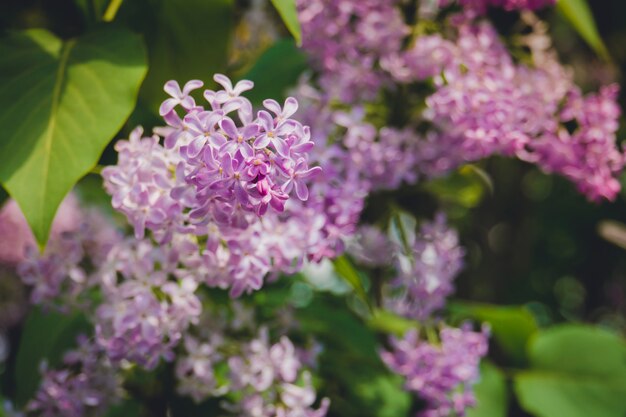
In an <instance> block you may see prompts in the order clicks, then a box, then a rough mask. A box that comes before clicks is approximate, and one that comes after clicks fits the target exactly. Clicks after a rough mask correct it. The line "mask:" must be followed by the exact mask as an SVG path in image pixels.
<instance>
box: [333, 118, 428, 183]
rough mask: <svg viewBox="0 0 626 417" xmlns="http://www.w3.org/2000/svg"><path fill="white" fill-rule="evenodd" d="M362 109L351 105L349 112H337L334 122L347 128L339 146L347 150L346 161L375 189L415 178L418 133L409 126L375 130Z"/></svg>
mask: <svg viewBox="0 0 626 417" xmlns="http://www.w3.org/2000/svg"><path fill="white" fill-rule="evenodd" d="M364 116H365V114H364V110H363V109H362V108H360V107H354V108H353V110H352V112H351V113H350V114H348V113H345V112H341V111H338V112H336V113H335V115H334V122H335V124H337V125H338V126H341V127H343V128H345V129H346V132H345V134H343V135H342V136H341V137H342V142H341V143H342V145H343V146H345V148H346V149H347V153H346V155H347V158H348V160H347V161H345V164H346V165H347V166H349V167H350V168H349V169H351V170H355V171H357V172H359V173H360V176H361V177H362V178H363V180H364V181H367V182H368V183H369V184H370V187H371V188H372V189H373V190H375V189H381V188H382V189H394V188H397V187H398V186H400V184H402V182H406V183H414V182H415V181H416V180H417V172H416V163H417V156H416V155H415V154H416V152H415V151H416V147H415V145H416V143H417V136H416V135H415V134H414V133H413V132H412V130H411V129H409V128H407V129H402V130H400V129H396V128H392V127H383V128H381V129H377V128H376V127H375V126H374V125H372V124H370V123H367V122H366V121H364V120H363V119H364Z"/></svg>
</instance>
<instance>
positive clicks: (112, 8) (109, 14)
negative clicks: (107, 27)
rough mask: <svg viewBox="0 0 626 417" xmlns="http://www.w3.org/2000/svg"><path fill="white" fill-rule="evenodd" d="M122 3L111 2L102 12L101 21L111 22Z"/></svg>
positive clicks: (121, 0) (117, 0) (112, 0)
mask: <svg viewBox="0 0 626 417" xmlns="http://www.w3.org/2000/svg"><path fill="white" fill-rule="evenodd" d="M123 1H124V0H111V2H110V3H109V5H108V6H107V8H106V10H105V11H104V14H103V15H102V20H104V21H105V22H112V21H113V19H115V15H116V14H117V11H118V10H119V9H120V6H121V5H122V2H123Z"/></svg>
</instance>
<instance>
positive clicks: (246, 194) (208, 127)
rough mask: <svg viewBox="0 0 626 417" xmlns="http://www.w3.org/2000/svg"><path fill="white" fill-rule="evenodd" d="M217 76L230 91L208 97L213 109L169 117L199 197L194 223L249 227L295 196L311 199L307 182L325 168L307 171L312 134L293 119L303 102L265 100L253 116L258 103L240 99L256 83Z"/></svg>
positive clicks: (187, 177) (173, 112)
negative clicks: (253, 215)
mask: <svg viewBox="0 0 626 417" xmlns="http://www.w3.org/2000/svg"><path fill="white" fill-rule="evenodd" d="M214 78H215V81H216V82H218V83H220V84H221V85H222V86H223V87H224V90H220V91H211V90H206V91H205V93H204V96H205V98H206V100H207V101H208V102H209V104H210V109H208V110H206V109H204V108H203V107H201V106H192V107H189V108H187V107H185V106H183V105H182V104H181V107H183V110H185V111H186V115H185V116H184V117H183V118H182V119H180V118H179V116H178V114H177V113H176V108H175V107H173V108H171V109H169V107H167V109H169V112H168V113H165V114H164V119H165V121H166V122H167V123H168V125H169V126H170V127H171V128H173V131H172V132H171V133H170V135H169V136H168V138H166V146H168V145H169V146H179V147H180V155H181V157H182V159H183V160H184V161H185V163H186V164H187V165H188V168H187V169H185V170H183V173H184V174H185V180H186V181H187V183H188V184H189V185H191V186H193V187H194V189H195V192H196V195H195V200H196V201H195V202H196V206H195V207H191V209H192V212H191V214H190V218H191V219H194V220H197V221H198V222H200V223H202V222H206V221H207V220H208V221H216V222H218V223H222V224H226V225H229V226H234V227H239V228H245V226H246V225H247V223H248V220H247V219H245V218H244V216H245V214H246V213H256V214H257V215H259V216H263V215H264V214H265V213H266V212H267V210H268V208H270V207H271V208H272V209H273V210H275V211H278V212H281V211H283V210H284V206H285V202H286V201H287V200H288V199H289V196H290V195H292V194H295V195H296V196H297V198H298V199H300V200H302V201H306V200H307V198H308V190H307V185H306V183H307V181H308V179H309V178H311V177H313V176H314V175H316V174H318V173H319V171H320V168H319V167H312V168H309V166H308V162H307V160H308V152H309V151H310V150H311V148H312V147H313V143H312V142H311V141H310V132H309V129H308V128H307V127H306V126H303V125H302V124H300V123H299V122H298V121H296V120H294V119H292V118H291V116H292V115H293V114H294V113H295V112H296V110H297V109H298V102H297V101H296V100H295V99H294V98H292V97H289V98H287V100H286V101H285V103H284V105H283V106H281V105H280V104H279V103H277V102H276V101H274V100H265V101H264V102H263V106H264V107H265V109H264V110H261V111H259V112H258V113H257V117H256V118H253V114H252V105H251V104H250V102H249V101H248V100H247V99H246V98H244V97H241V96H240V94H241V93H242V92H244V91H247V90H249V89H251V88H252V87H253V84H252V82H251V81H247V80H243V81H240V82H238V83H237V84H236V85H235V86H233V85H232V83H231V82H230V80H229V79H228V78H226V77H225V76H223V75H220V74H218V75H216V76H215V77H214ZM190 83H191V82H190ZM195 85H196V84H194V86H195ZM171 100H178V98H174V99H171ZM181 103H182V102H181ZM235 116H236V117H235ZM233 117H235V118H233ZM237 119H239V122H240V125H238V124H237V123H236V122H235V120H237ZM172 137H173V138H175V139H171V138H172Z"/></svg>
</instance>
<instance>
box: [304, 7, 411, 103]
mask: <svg viewBox="0 0 626 417" xmlns="http://www.w3.org/2000/svg"><path fill="white" fill-rule="evenodd" d="M397 3H398V2H397V1H393V0H392V1H378V0H360V1H354V0H338V1H335V0H312V1H311V0H301V1H300V0H299V1H298V2H297V5H298V18H299V20H300V25H301V26H302V35H303V37H302V47H303V48H304V49H305V50H306V51H307V52H308V53H309V55H310V56H311V58H312V61H313V64H314V66H315V67H316V68H317V69H318V70H320V72H321V75H320V85H321V86H322V88H323V90H324V91H327V92H328V94H329V96H331V97H337V98H340V99H341V100H342V101H344V102H353V101H355V100H359V99H361V98H369V99H371V98H373V97H375V96H376V94H377V92H378V90H379V88H380V87H381V85H383V84H385V83H388V81H389V77H388V76H387V75H386V74H385V72H384V71H381V70H380V68H379V67H378V62H379V61H380V60H381V59H382V58H384V57H385V56H386V55H387V54H388V53H389V52H393V51H397V50H399V49H400V48H401V47H402V42H403V39H404V38H405V37H406V35H407V34H408V33H409V29H408V27H407V26H406V25H405V24H404V21H403V18H402V14H401V13H400V10H399V9H398V8H397V7H396V4H397Z"/></svg>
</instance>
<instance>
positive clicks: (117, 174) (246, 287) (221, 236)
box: [103, 74, 333, 297]
mask: <svg viewBox="0 0 626 417" xmlns="http://www.w3.org/2000/svg"><path fill="white" fill-rule="evenodd" d="M214 78H215V81H216V82H218V83H219V84H220V85H221V86H222V87H223V89H222V90H219V91H212V90H205V91H204V98H205V100H206V101H208V103H209V106H208V108H207V109H205V108H204V107H202V106H200V105H199V104H198V103H196V101H195V100H194V99H193V98H192V97H191V96H190V93H191V92H192V91H193V90H195V89H197V88H199V87H201V86H202V83H200V82H199V81H190V82H189V83H187V84H186V85H185V86H184V87H183V88H182V89H181V88H180V87H179V85H178V84H177V83H176V82H174V81H171V82H168V83H167V84H166V88H165V90H166V92H168V93H169V94H170V95H171V96H172V98H170V99H167V100H166V101H165V102H164V103H163V105H162V107H161V114H162V115H163V117H164V120H165V122H166V124H167V126H166V127H162V128H157V129H155V133H156V134H157V135H155V136H153V137H144V138H142V137H141V136H142V131H141V129H136V130H135V131H134V132H133V133H132V134H131V137H130V139H129V140H128V141H120V142H118V144H117V145H116V146H117V149H118V151H119V152H120V157H119V161H118V164H117V165H116V166H114V167H108V168H106V169H105V170H104V172H103V176H104V178H105V185H106V188H107V191H108V192H109V193H110V194H111V195H112V196H113V204H114V207H115V208H116V209H118V210H119V211H121V212H122V213H124V214H125V215H126V216H127V217H128V219H129V221H130V222H131V223H132V224H133V226H134V228H135V236H136V237H137V238H143V236H144V234H145V230H146V229H148V230H150V231H151V232H152V233H151V234H152V236H153V237H154V238H155V239H156V240H157V241H158V242H159V243H163V244H167V243H168V242H170V241H171V240H172V239H175V238H176V236H177V235H185V234H188V235H196V236H199V237H200V240H206V247H199V248H198V252H199V256H198V258H197V262H196V265H195V267H196V269H197V272H198V273H197V274H196V275H197V276H198V277H200V280H201V281H202V282H204V283H206V284H208V285H209V286H214V287H219V288H224V289H230V293H231V295H232V296H233V297H238V296H240V295H241V294H243V293H249V292H251V291H255V290H258V289H260V288H261V287H262V285H263V283H264V280H265V278H266V276H268V274H270V275H271V276H275V275H277V274H278V273H280V272H284V273H292V272H295V271H297V270H298V269H299V268H301V266H302V264H303V262H304V260H305V259H307V258H313V257H315V256H316V254H317V251H318V248H317V247H318V246H320V245H323V242H322V241H323V239H325V238H326V236H325V235H328V234H329V233H324V231H323V230H322V228H323V227H324V224H325V222H324V219H322V218H321V216H322V215H323V214H322V213H319V212H318V213H315V212H313V210H317V206H319V203H318V202H316V201H315V200H316V199H319V197H318V194H319V192H312V191H311V190H309V187H310V186H311V185H312V184H313V182H314V181H315V177H316V176H319V174H320V172H321V168H320V167H318V166H309V165H310V161H312V160H311V158H310V153H311V151H312V149H313V146H314V142H313V141H312V140H311V132H310V129H309V128H308V127H307V126H304V125H302V124H301V123H300V122H298V121H296V120H295V119H293V118H292V116H293V114H294V113H295V112H296V110H297V109H298V102H297V101H296V99H294V98H291V97H290V98H288V99H287V100H286V101H285V103H284V105H282V106H281V105H280V104H279V103H277V102H276V101H274V100H265V101H264V102H263V105H264V108H265V109H264V110H261V111H259V112H258V113H257V114H256V117H254V114H253V110H252V105H251V103H250V101H249V100H247V99H246V98H244V97H242V96H241V95H240V94H241V93H243V92H245V91H247V90H249V89H251V88H252V87H253V84H252V82H250V81H247V80H243V81H240V82H238V83H237V84H236V85H234V86H233V84H232V83H231V81H230V80H229V79H228V78H226V77H225V76H223V75H220V74H218V75H216V76H215V77H214ZM181 110H182V111H183V112H184V114H180V115H179V113H178V112H180V111H181ZM160 136H163V138H164V140H163V144H160ZM318 188H319V187H318ZM291 196H295V197H296V198H291ZM310 196H312V198H310ZM313 197H314V198H313ZM304 212H307V213H308V214H306V215H305V214H304ZM304 232H308V233H306V234H305V233H304ZM304 237H306V238H304ZM329 239H333V238H332V237H330V238H329ZM320 256H323V255H320Z"/></svg>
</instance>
